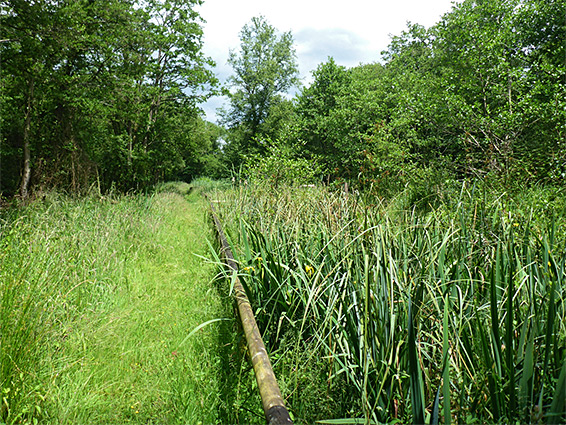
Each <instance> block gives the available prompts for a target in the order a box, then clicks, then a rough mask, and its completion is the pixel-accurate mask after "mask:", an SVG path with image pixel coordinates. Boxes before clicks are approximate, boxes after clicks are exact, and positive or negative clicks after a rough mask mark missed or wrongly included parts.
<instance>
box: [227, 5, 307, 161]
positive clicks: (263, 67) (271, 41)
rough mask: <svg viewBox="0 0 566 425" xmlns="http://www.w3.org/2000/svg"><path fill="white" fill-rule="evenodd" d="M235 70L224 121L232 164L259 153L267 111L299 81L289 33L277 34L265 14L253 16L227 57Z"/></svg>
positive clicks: (265, 125) (267, 116)
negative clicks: (228, 107) (243, 157)
mask: <svg viewBox="0 0 566 425" xmlns="http://www.w3.org/2000/svg"><path fill="white" fill-rule="evenodd" d="M228 62H229V64H230V65H231V66H232V68H233V70H234V75H233V76H232V77H230V80H229V84H230V86H231V88H232V90H231V91H230V93H229V97H230V109H229V110H228V111H224V112H223V122H224V124H225V125H227V127H228V128H229V129H230V130H231V131H230V133H229V135H230V137H229V143H230V144H231V145H232V146H231V149H232V152H233V158H232V159H233V163H235V165H239V162H237V161H238V160H239V159H240V158H241V156H242V155H245V154H248V153H255V152H256V151H260V152H261V149H262V148H261V145H258V144H257V143H256V140H258V138H260V137H261V136H262V135H265V134H269V133H270V132H271V130H270V129H269V128H266V127H267V122H268V119H269V116H270V112H271V111H272V110H273V108H277V105H278V104H281V103H282V102H284V101H283V99H282V96H281V95H282V94H284V93H286V92H287V91H288V90H289V89H290V88H291V87H293V86H294V85H296V84H297V83H298V78H297V75H298V68H297V59H296V55H295V49H294V47H293V37H292V35H291V33H290V32H287V33H283V34H281V35H278V34H277V31H276V29H275V28H274V27H273V26H271V25H270V24H269V23H268V22H267V21H266V19H265V18H264V17H261V16H260V17H254V18H252V20H251V22H250V23H249V24H246V25H244V27H243V28H242V31H241V32H240V50H239V51H238V52H236V51H231V52H230V57H229V59H228Z"/></svg>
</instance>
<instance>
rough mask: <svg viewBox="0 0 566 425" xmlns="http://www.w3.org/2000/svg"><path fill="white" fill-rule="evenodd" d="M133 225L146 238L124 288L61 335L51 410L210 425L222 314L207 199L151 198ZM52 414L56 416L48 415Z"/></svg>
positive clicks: (61, 414) (60, 419) (94, 418)
mask: <svg viewBox="0 0 566 425" xmlns="http://www.w3.org/2000/svg"><path fill="white" fill-rule="evenodd" d="M153 203H154V205H152V206H151V208H152V209H153V210H154V211H152V212H153V213H154V214H156V213H158V214H161V217H154V219H152V220H150V221H149V222H142V223H140V225H141V228H139V231H140V232H143V233H144V234H145V237H146V238H148V237H150V238H151V240H150V241H146V243H143V244H142V246H141V247H139V249H138V250H137V252H136V251H134V253H135V254H134V255H132V257H130V258H125V259H124V262H125V265H124V270H123V276H124V278H125V280H126V282H127V285H126V286H125V287H124V288H123V289H121V290H119V291H117V292H116V293H115V294H114V295H113V296H112V297H110V298H109V299H108V300H107V301H106V305H105V306H104V307H103V308H101V309H99V310H95V311H91V312H87V313H86V314H85V315H84V316H83V319H82V320H80V321H79V322H77V323H76V325H75V327H74V328H73V329H70V330H69V332H68V338H67V339H66V340H65V344H64V347H63V351H64V353H66V355H65V356H63V358H60V357H59V358H58V359H57V362H56V363H57V364H58V367H59V368H60V369H61V371H60V373H56V374H55V376H56V378H55V379H54V381H53V387H52V392H51V393H50V394H49V397H48V400H49V402H50V404H51V406H48V410H49V411H50V413H51V415H56V416H53V417H52V418H51V419H52V420H54V421H56V422H57V423H91V424H92V423H124V422H129V423H146V424H147V423H176V422H180V423H198V422H200V421H202V422H204V423H214V422H217V417H216V415H218V410H219V404H220V403H221V400H219V397H220V394H221V392H222V390H221V388H219V385H220V384H219V382H218V376H219V375H220V374H221V364H220V362H221V359H220V358H219V357H218V356H216V355H215V354H217V353H218V348H217V346H218V335H217V334H216V333H215V330H216V329H217V326H216V327H215V325H214V324H213V325H211V326H209V327H206V328H204V329H203V330H202V331H200V332H198V335H194V336H193V337H191V338H189V339H186V337H187V335H188V334H189V332H190V331H191V330H192V329H194V328H195V327H197V326H198V325H199V324H201V323H203V322H205V321H207V320H210V319H213V318H217V317H224V316H226V312H225V310H224V306H223V304H222V301H221V299H220V298H219V296H218V292H217V291H216V290H215V289H214V288H213V287H212V286H211V280H212V277H213V274H214V269H213V266H211V265H210V264H207V262H206V261H204V260H203V259H202V258H200V256H206V255H207V249H208V248H207V242H206V240H207V238H208V239H209V240H211V234H210V233H209V227H208V226H207V224H206V223H205V210H204V203H203V202H202V201H201V200H200V199H199V198H198V197H196V196H193V197H191V198H190V200H189V201H188V202H187V201H186V200H185V199H184V198H183V197H182V196H180V195H177V194H161V195H158V196H157V197H156V198H155V199H154V201H153ZM55 412H56V413H55Z"/></svg>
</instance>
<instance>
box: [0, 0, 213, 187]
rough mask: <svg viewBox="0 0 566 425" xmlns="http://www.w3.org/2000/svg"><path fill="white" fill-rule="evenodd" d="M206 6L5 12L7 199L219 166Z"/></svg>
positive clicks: (1, 20)
mask: <svg viewBox="0 0 566 425" xmlns="http://www.w3.org/2000/svg"><path fill="white" fill-rule="evenodd" d="M200 3H201V1H200V0H144V1H139V0H104V1H92V0H32V1H30V0H7V1H1V2H0V31H1V33H0V34H1V35H0V39H1V40H0V41H1V43H0V49H1V50H0V54H1V67H0V69H1V73H0V87H1V91H0V116H1V123H0V131H1V133H0V137H1V140H0V194H1V193H3V194H4V195H13V194H17V193H19V194H20V195H21V196H22V197H26V196H27V195H28V193H29V192H30V190H35V189H42V188H51V187H61V188H63V189H65V190H71V191H81V190H84V189H87V188H89V187H91V186H92V185H93V184H95V185H98V186H99V187H100V188H101V190H107V189H110V188H111V187H115V188H116V189H118V190H130V189H140V188H144V187H147V186H148V185H150V184H153V183H155V182H156V181H160V180H164V179H171V178H179V177H184V178H190V177H191V176H193V175H196V174H199V173H203V172H206V169H207V167H208V166H209V164H213V163H214V162H215V161H216V159H215V158H214V152H216V151H217V150H218V149H217V145H216V144H217V140H218V138H219V134H220V133H221V131H220V129H219V128H218V127H217V126H215V125H213V124H210V123H206V122H205V121H204V120H203V119H202V118H201V117H200V115H201V113H200V111H199V109H198V105H199V104H200V103H202V102H203V101H204V100H205V99H206V98H207V97H209V96H210V95H211V94H213V90H212V89H213V88H214V86H215V85H216V80H215V77H214V75H213V73H212V71H211V69H212V67H213V66H214V64H213V62H212V61H211V60H210V59H209V58H206V57H205V56H204V55H203V53H202V29H201V26H200V17H199V15H198V14H197V12H195V6H196V5H198V4H200Z"/></svg>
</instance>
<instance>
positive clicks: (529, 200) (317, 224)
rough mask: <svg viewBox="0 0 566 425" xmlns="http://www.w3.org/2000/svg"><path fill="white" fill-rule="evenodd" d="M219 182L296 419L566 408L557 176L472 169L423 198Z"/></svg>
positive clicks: (490, 414) (535, 414) (435, 419)
mask: <svg viewBox="0 0 566 425" xmlns="http://www.w3.org/2000/svg"><path fill="white" fill-rule="evenodd" d="M215 197H216V199H217V200H218V201H221V202H219V203H218V205H219V209H220V212H221V216H222V221H223V222H224V223H225V225H226V227H227V230H228V233H229V235H230V237H231V241H232V244H233V245H234V251H235V253H237V256H238V260H239V262H240V264H241V271H242V276H243V278H244V281H245V286H246V290H247V291H248V295H249V297H250V300H251V301H252V304H253V305H254V308H255V310H256V314H257V319H258V323H259V325H260V327H261V329H262V332H263V334H264V339H265V340H266V343H267V344H268V346H269V350H270V351H271V352H272V353H273V354H272V356H273V357H274V358H275V359H276V365H275V367H276V369H277V368H278V367H279V370H278V373H279V376H280V377H281V378H282V380H283V382H282V384H281V385H282V388H283V390H284V392H285V396H286V397H287V399H288V404H289V407H290V410H291V411H292V412H293V413H294V414H295V417H296V419H297V421H298V422H301V420H303V421H305V422H312V421H314V420H318V421H320V422H321V423H359V422H355V421H359V420H361V421H362V422H365V423H384V422H386V423H392V422H399V421H400V422H402V423H408V422H411V421H412V422H413V423H444V424H449V423H486V422H489V423H510V422H519V423H564V421H565V420H566V416H565V411H566V402H565V399H566V361H565V360H566V357H565V356H566V350H565V341H566V322H565V320H564V318H565V298H566V293H565V289H564V280H565V260H566V255H565V246H564V242H565V239H564V228H563V224H564V212H565V211H564V205H565V203H564V197H563V195H562V194H561V193H560V192H556V193H554V192H553V193H552V194H550V195H549V194H548V193H546V192H544V191H543V190H542V189H539V190H538V192H533V193H530V194H526V193H524V194H523V195H522V198H521V199H516V198H514V197H512V196H510V195H508V194H500V195H498V196H496V195H494V194H493V193H491V192H489V191H486V190H478V189H477V188H475V187H474V186H470V185H469V184H464V185H462V186H461V187H460V188H459V190H457V191H455V192H454V193H453V195H452V196H451V197H450V199H449V200H446V199H445V200H444V201H443V202H441V203H440V205H439V206H437V207H435V208H426V209H425V210H424V211H421V212H419V211H417V209H416V208H411V205H409V204H408V203H407V199H408V197H407V194H401V195H399V196H398V197H396V198H394V199H392V200H388V201H387V202H385V201H383V200H379V199H376V198H372V197H364V196H359V195H353V194H349V195H348V194H345V193H343V192H332V191H329V190H327V189H324V188H283V189H280V190H278V191H275V192H271V191H268V190H266V189H264V188H262V187H247V188H235V189H232V190H227V191H226V190H225V191H221V192H217V193H216V194H215ZM313 360H314V361H313ZM313 365H314V367H316V368H319V369H320V370H318V371H315V370H313V371H311V375H312V376H320V374H321V373H322V374H323V375H324V377H325V378H324V379H323V380H320V379H319V380H318V381H317V382H318V385H319V386H321V387H322V388H319V389H318V390H313V389H312V388H311V389H310V390H307V389H306V387H309V385H311V384H310V383H309V382H305V381H300V378H297V377H298V376H301V373H304V370H305V369H306V368H312V367H313ZM281 378H280V379H281ZM337 386H339V387H340V388H342V392H341V394H342V396H341V397H342V399H341V400H342V401H340V400H337V399H336V398H335V395H336V394H337V392H336V388H337ZM309 388H310V387H309ZM308 391H311V392H313V391H314V393H316V397H317V398H318V401H314V402H313V403H314V406H311V407H310V408H306V407H305V406H304V403H305V401H304V398H305V397H308V394H307V392H308ZM344 394H346V396H349V397H350V400H349V403H344V402H343V398H344ZM333 397H334V398H333ZM325 403H326V404H329V405H330V407H325V405H324V404H325ZM352 403H353V404H352ZM347 405H348V406H350V407H346V406H347ZM351 406H354V408H352V407H351Z"/></svg>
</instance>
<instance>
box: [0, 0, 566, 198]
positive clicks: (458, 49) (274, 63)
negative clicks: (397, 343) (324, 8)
mask: <svg viewBox="0 0 566 425" xmlns="http://www.w3.org/2000/svg"><path fill="white" fill-rule="evenodd" d="M200 3H201V0H146V1H141V0H103V1H92V0H33V1H29V0H5V1H0V31H1V33H0V53H1V66H0V88H1V91H0V117H1V121H0V195H2V194H3V195H4V196H10V195H14V194H19V195H20V196H22V197H26V196H27V195H28V193H29V192H30V190H38V189H39V190H41V189H44V188H45V189H47V188H52V187H60V188H63V189H65V190H70V191H82V190H85V189H88V188H90V187H93V185H96V186H97V187H98V188H100V190H108V189H111V188H116V189H118V190H130V189H143V188H146V187H149V186H151V185H153V184H154V183H156V182H159V181H162V180H169V179H184V180H190V179H191V178H193V177H195V176H199V175H208V176H211V177H221V176H226V175H229V173H230V172H231V171H232V170H235V171H238V170H243V171H244V173H256V175H259V176H262V177H265V178H271V179H275V180H277V181H278V180H280V179H283V180H285V179H286V180H301V179H303V180H309V179H310V180H313V179H314V180H316V179H319V180H320V179H324V180H325V181H327V182H331V181H341V180H344V179H346V180H350V181H352V182H354V183H356V184H358V185H360V186H362V187H365V186H369V187H372V188H374V189H377V190H379V189H380V188H385V187H388V188H392V187H394V186H395V185H397V186H402V185H404V184H406V183H407V181H408V180H409V179H410V178H413V177H412V176H417V177H418V178H421V179H425V180H427V179H428V180H430V179H433V178H443V177H442V176H444V175H446V176H450V177H456V178H474V177H486V176H490V177H494V178H496V179H498V180H499V181H502V182H521V183H525V182H526V183H530V182H532V183H552V182H554V183H556V182H558V183H560V182H564V180H565V178H566V48H565V43H566V42H565V40H566V18H565V17H566V3H565V2H564V1H563V0H489V1H487V0H464V1H463V2H461V3H459V4H455V5H454V6H453V8H452V10H451V11H449V12H448V13H446V14H445V15H444V16H443V17H442V18H441V19H440V21H439V22H438V23H437V24H436V25H434V26H432V27H431V28H425V27H423V26H420V25H417V24H408V26H407V29H406V30H405V31H404V32H403V33H402V34H400V35H398V36H395V37H393V38H392V40H391V43H390V45H389V47H388V49H387V50H386V51H385V52H383V53H382V57H381V58H376V62H375V63H372V64H365V65H359V66H356V67H353V68H350V69H347V68H345V67H343V66H340V65H338V64H337V63H336V62H335V61H334V59H332V58H328V60H327V61H326V62H325V63H322V64H320V65H319V66H318V67H317V69H316V70H314V71H313V73H312V83H310V84H309V85H308V86H307V87H303V88H302V89H300V90H299V91H298V93H297V94H296V95H295V96H294V98H291V97H290V96H289V95H288V93H289V91H290V89H291V88H293V87H296V86H297V85H298V81H299V80H298V67H297V60H296V54H295V50H294V47H293V37H292V35H291V33H290V32H289V33H283V34H280V33H278V32H277V30H276V29H275V28H274V27H272V26H271V25H270V24H269V23H268V22H267V21H266V19H265V18H263V17H261V16H260V17H257V18H253V19H252V20H251V22H250V23H249V24H247V25H246V26H244V28H243V29H242V31H241V33H240V40H241V45H240V48H239V49H238V50H235V51H232V52H231V53H230V57H229V63H230V64H231V65H232V68H233V70H234V75H233V76H232V77H231V78H230V79H229V81H228V85H227V87H226V89H225V90H224V92H225V94H227V95H228V97H229V99H230V102H229V105H228V107H227V108H226V109H225V110H223V111H221V113H220V115H221V117H222V118H221V126H218V125H215V124H212V123H209V122H206V121H205V120H204V119H203V118H202V111H201V110H200V109H199V104H201V103H202V102H203V101H205V100H206V99H207V98H208V97H210V96H212V95H214V94H217V93H219V88H218V86H219V85H218V84H217V83H218V82H217V81H216V79H215V77H214V74H213V72H212V69H213V67H214V63H213V62H212V61H211V60H210V59H209V58H206V57H205V56H204V55H203V53H202V28H201V25H200V24H201V21H200V17H199V15H198V13H197V12H196V11H195V6H196V5H198V4H200ZM439 176H440V177H439Z"/></svg>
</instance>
